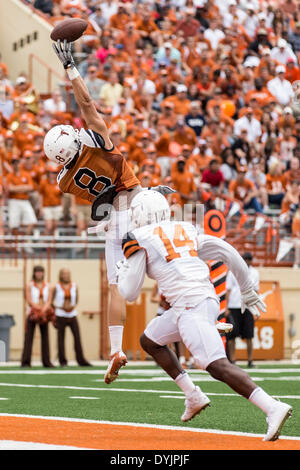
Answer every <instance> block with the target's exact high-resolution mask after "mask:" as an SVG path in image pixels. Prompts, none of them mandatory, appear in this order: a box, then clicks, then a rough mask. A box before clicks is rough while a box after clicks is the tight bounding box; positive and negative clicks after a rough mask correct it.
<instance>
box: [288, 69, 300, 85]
mask: <svg viewBox="0 0 300 470" xmlns="http://www.w3.org/2000/svg"><path fill="white" fill-rule="evenodd" d="M285 79H286V80H288V81H289V82H291V83H293V82H295V81H296V80H300V69H299V67H293V68H292V69H289V68H288V67H286V72H285Z"/></svg>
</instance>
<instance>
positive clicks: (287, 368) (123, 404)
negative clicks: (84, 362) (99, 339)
mask: <svg viewBox="0 0 300 470" xmlns="http://www.w3.org/2000/svg"><path fill="white" fill-rule="evenodd" d="M104 371H105V367H104V366H103V367H100V366H97V367H96V366H94V367H90V368H83V367H82V368H81V367H71V366H70V367H65V368H60V367H57V368H55V369H43V368H41V367H32V368H30V369H21V368H20V367H9V368H8V367H0V413H9V414H22V415H38V416H58V417H70V418H85V419H93V420H105V421H118V422H130V423H149V424H158V425H170V426H188V427H199V428H202V429H203V428H204V429H216V430H224V431H240V432H248V433H258V434H264V433H265V432H266V421H265V415H264V414H263V412H262V411H261V410H259V409H258V408H256V407H255V406H254V405H252V404H251V403H249V402H248V401H247V400H246V399H244V398H242V397H240V396H238V395H237V394H236V393H235V392H233V391H232V390H231V389H230V388H229V387H227V386H226V385H224V384H223V383H220V382H216V381H215V380H213V379H212V378H211V377H210V376H209V375H208V374H207V373H206V372H203V371H199V370H189V371H188V372H189V373H190V374H191V376H192V377H193V380H194V382H195V383H196V384H197V385H199V386H200V387H201V389H202V390H203V391H204V392H205V393H207V394H208V396H209V397H210V399H211V406H210V407H209V408H207V409H206V410H205V412H203V413H202V414H201V415H200V416H198V417H196V418H195V419H194V420H192V421H190V422H188V423H186V424H183V423H182V422H181V420H180V416H181V414H182V413H183V410H184V395H183V393H182V392H181V391H180V390H179V389H178V388H177V386H176V385H175V384H174V383H173V381H172V380H171V379H169V378H168V376H167V375H166V374H165V373H164V372H163V371H161V370H160V369H159V368H158V367H155V366H151V365H149V366H148V365H147V366H144V365H137V366H132V365H128V366H127V367H125V368H124V369H122V370H121V372H120V376H119V379H118V380H117V381H115V382H114V383H112V384H111V385H106V384H105V383H104V382H103V376H104ZM247 372H248V373H249V374H250V375H251V377H252V378H253V379H254V381H255V382H256V383H257V384H258V385H259V386H261V387H262V388H263V389H264V390H265V391H266V392H268V393H270V394H271V395H272V396H274V397H278V398H279V399H280V400H281V401H284V402H286V403H289V404H290V405H292V406H293V409H294V412H293V417H292V418H291V419H289V420H288V421H287V422H286V424H285V426H284V429H283V432H282V435H285V436H297V437H300V419H299V416H300V365H298V366H297V365H286V364H285V365H268V366H267V365H263V364H262V365H258V366H257V367H256V368H255V369H251V370H249V369H247Z"/></svg>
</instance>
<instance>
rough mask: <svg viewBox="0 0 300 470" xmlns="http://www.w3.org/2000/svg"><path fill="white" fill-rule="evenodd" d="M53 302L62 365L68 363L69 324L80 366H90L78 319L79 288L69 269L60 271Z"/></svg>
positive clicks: (59, 358)
mask: <svg viewBox="0 0 300 470" xmlns="http://www.w3.org/2000/svg"><path fill="white" fill-rule="evenodd" d="M52 303H53V305H54V308H55V316H56V321H55V326H56V327H57V336H58V360H59V363H60V365H61V366H66V365H67V359H66V355H65V330H66V327H67V326H69V327H70V328H71V331H72V334H73V337H74V349H75V354H76V360H77V362H78V364H79V365H80V366H90V365H91V364H90V363H89V362H88V361H87V360H86V359H85V358H84V355H83V351H82V346H81V339H80V331H79V325H78V321H77V318H76V317H77V310H76V305H77V303H78V288H77V285H76V283H75V282H72V281H71V273H70V271H69V269H65V268H63V269H61V270H60V271H59V282H58V283H57V284H56V286H55V287H54V289H53V295H52Z"/></svg>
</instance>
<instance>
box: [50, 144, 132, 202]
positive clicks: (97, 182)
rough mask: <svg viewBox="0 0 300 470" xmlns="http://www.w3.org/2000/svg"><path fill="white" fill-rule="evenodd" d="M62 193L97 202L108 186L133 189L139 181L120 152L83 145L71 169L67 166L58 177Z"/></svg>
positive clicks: (118, 188)
mask: <svg viewBox="0 0 300 470" xmlns="http://www.w3.org/2000/svg"><path fill="white" fill-rule="evenodd" d="M58 182H59V187H60V189H61V191H62V192H64V193H70V194H74V195H75V196H79V197H81V198H83V199H87V200H88V201H90V202H93V201H94V199H95V198H96V197H97V196H98V195H99V193H100V192H101V191H102V189H104V188H105V187H106V186H109V185H111V184H114V185H115V186H116V191H117V192H119V191H122V190H126V189H131V188H134V187H136V186H137V185H139V180H138V179H137V178H136V177H135V175H134V173H133V171H132V170H131V169H130V167H129V166H128V163H127V162H126V160H125V158H124V157H123V155H122V154H121V153H120V152H119V151H118V149H116V148H115V149H113V150H112V151H107V150H103V149H102V148H91V147H87V146H85V145H84V146H83V150H82V152H81V154H80V156H79V158H77V160H75V161H74V164H73V166H71V167H70V168H69V169H68V168H66V167H64V168H63V170H62V171H61V172H60V174H59V176H58Z"/></svg>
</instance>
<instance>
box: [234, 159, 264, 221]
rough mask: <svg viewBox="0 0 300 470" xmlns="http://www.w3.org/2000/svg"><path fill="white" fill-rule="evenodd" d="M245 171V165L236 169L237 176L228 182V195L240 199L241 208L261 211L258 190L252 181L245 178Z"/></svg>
mask: <svg viewBox="0 0 300 470" xmlns="http://www.w3.org/2000/svg"><path fill="white" fill-rule="evenodd" d="M246 173H247V168H246V167H243V166H241V167H240V168H239V169H238V174H237V178H236V179H235V180H233V181H231V182H230V184H229V187H228V191H229V196H230V197H231V198H233V199H237V200H238V201H240V202H241V203H242V207H243V209H245V210H247V209H253V210H254V211H255V212H259V213H262V212H263V208H262V205H261V204H260V202H259V201H258V199H257V196H258V191H257V189H256V187H255V185H254V183H253V182H252V181H250V180H249V179H247V178H246Z"/></svg>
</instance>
